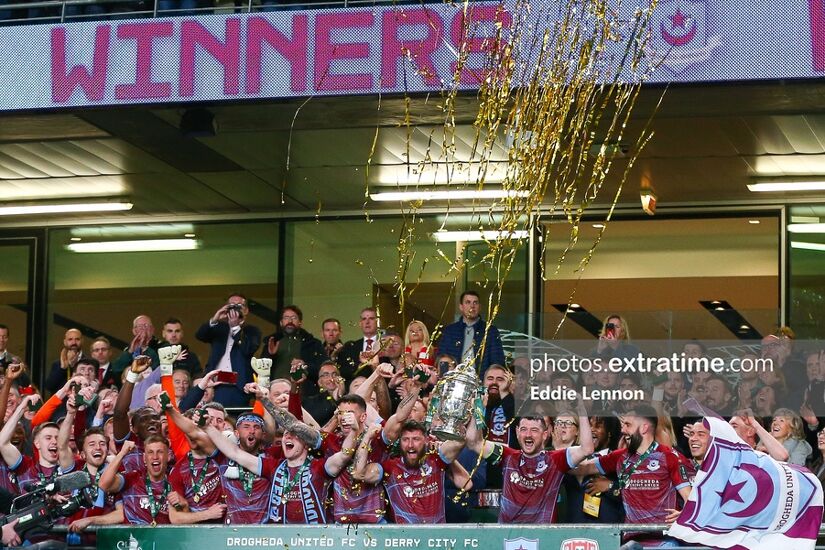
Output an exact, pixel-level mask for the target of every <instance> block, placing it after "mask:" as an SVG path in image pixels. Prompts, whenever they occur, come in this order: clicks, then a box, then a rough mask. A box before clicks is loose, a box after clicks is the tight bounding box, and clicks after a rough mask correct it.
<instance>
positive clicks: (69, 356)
mask: <svg viewBox="0 0 825 550" xmlns="http://www.w3.org/2000/svg"><path fill="white" fill-rule="evenodd" d="M81 357H83V334H81V332H80V330H79V329H76V328H70V329H69V330H67V331H66V333H65V334H64V335H63V347H62V348H61V349H60V358H59V359H58V360H57V361H55V362H54V363H52V368H51V369H50V370H49V376H48V378H46V383H45V384H44V386H45V388H46V391H48V392H49V393H54V392H56V391H57V390H58V388H60V387H61V386H62V385H63V384H64V383H65V382H66V380H68V379H69V378H71V377H72V371H73V370H74V366H75V364H76V363H77V361H78V360H79V359H80V358H81Z"/></svg>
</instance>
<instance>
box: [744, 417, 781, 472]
mask: <svg viewBox="0 0 825 550" xmlns="http://www.w3.org/2000/svg"><path fill="white" fill-rule="evenodd" d="M743 420H744V421H745V422H747V423H748V424H750V425H751V427H753V429H754V430H756V435H757V436H759V442H760V443H761V444H762V445H764V446H765V451H767V453H768V454H769V455H771V458H773V459H774V460H778V461H780V462H787V461H788V459H789V458H790V457H791V455H790V453H788V449H786V448H785V446H784V445H782V443H780V442H779V441H778V440H777V439H776V438H775V437H774V436H772V435H771V433H770V432H769V431H768V430H766V429H765V427H764V426H762V424H760V423H759V422H757V421H756V419H755V418H754V417H753V416H745V417H744V418H743Z"/></svg>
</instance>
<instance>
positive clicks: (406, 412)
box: [384, 384, 421, 443]
mask: <svg viewBox="0 0 825 550" xmlns="http://www.w3.org/2000/svg"><path fill="white" fill-rule="evenodd" d="M420 392H421V386H419V385H417V384H416V386H415V387H414V388H413V389H412V390H411V391H409V392H408V393H407V395H406V397H404V399H402V400H401V402H400V403H399V404H398V408H397V409H396V410H395V414H393V415H392V416H390V417H389V418H388V419H387V422H386V423H385V424H384V439H385V440H386V441H388V442H390V443H391V442H393V441H395V440H396V439H398V436H399V435H401V426H403V425H404V422H406V421H407V419H408V418H409V417H410V414H412V410H413V408H415V403H416V401H418V396H419V394H420Z"/></svg>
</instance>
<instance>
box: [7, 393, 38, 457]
mask: <svg viewBox="0 0 825 550" xmlns="http://www.w3.org/2000/svg"><path fill="white" fill-rule="evenodd" d="M38 399H40V396H39V395H27V396H26V397H25V398H24V399H23V400H22V401H21V402H20V404H19V405H18V406H17V408H16V409H14V412H13V413H11V416H10V417H9V420H8V422H6V425H5V426H3V429H2V430H0V455H2V456H3V460H4V461H5V462H6V465H7V466H8V467H9V468H11V467H12V466H16V465H17V463H18V462H20V458H21V455H20V451H19V450H17V447H15V446H14V445H12V444H11V437H12V435H14V430H15V429H17V423H18V422H20V419H21V418H23V413H25V412H26V407H28V406H29V403H36V402H37V400H38Z"/></svg>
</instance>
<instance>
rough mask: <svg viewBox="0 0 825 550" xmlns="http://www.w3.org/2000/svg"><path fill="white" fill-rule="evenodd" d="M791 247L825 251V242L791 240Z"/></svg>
mask: <svg viewBox="0 0 825 550" xmlns="http://www.w3.org/2000/svg"><path fill="white" fill-rule="evenodd" d="M791 248H798V249H800V250H817V251H819V252H825V244H822V243H806V242H802V241H791Z"/></svg>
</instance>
